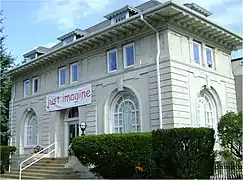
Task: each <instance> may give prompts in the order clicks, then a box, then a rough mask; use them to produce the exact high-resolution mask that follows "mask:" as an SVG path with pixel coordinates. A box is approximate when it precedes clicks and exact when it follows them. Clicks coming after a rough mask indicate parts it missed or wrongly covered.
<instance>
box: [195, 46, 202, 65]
mask: <svg viewBox="0 0 243 180" xmlns="http://www.w3.org/2000/svg"><path fill="white" fill-rule="evenodd" d="M193 55H194V62H195V63H197V64H200V59H201V44H199V43H197V42H193Z"/></svg>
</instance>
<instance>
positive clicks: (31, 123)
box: [25, 111, 38, 146]
mask: <svg viewBox="0 0 243 180" xmlns="http://www.w3.org/2000/svg"><path fill="white" fill-rule="evenodd" d="M37 138H38V125H37V117H36V114H35V113H34V112H33V111H31V112H29V113H28V115H27V116H26V120H25V145H26V146H35V145H37Z"/></svg>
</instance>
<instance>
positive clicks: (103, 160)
mask: <svg viewBox="0 0 243 180" xmlns="http://www.w3.org/2000/svg"><path fill="white" fill-rule="evenodd" d="M72 150H73V151H74V155H75V156H76V157H77V158H78V159H79V160H80V162H81V163H82V164H83V165H86V166H90V165H92V167H91V168H90V171H91V172H92V173H94V174H95V175H97V176H99V177H103V178H107V179H116V178H119V179H120V178H122V179H129V178H152V174H153V172H152V170H154V169H155V168H154V163H153V158H152V151H153V150H152V141H151V133H131V134H108V135H97V136H83V137H77V138H75V139H73V141H72Z"/></svg>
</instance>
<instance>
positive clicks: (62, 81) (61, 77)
mask: <svg viewBox="0 0 243 180" xmlns="http://www.w3.org/2000/svg"><path fill="white" fill-rule="evenodd" d="M65 84H66V67H62V68H60V69H59V86H63V85H65Z"/></svg>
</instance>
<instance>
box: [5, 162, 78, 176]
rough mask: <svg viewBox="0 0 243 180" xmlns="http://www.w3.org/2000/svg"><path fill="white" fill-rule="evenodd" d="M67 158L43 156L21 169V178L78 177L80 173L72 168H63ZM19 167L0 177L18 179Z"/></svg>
mask: <svg viewBox="0 0 243 180" xmlns="http://www.w3.org/2000/svg"><path fill="white" fill-rule="evenodd" d="M66 162H67V158H43V159H41V160H40V161H39V162H37V163H35V164H33V165H32V166H30V167H28V168H27V169H25V170H23V171H22V178H21V179H80V174H76V173H74V172H73V170H72V168H65V164H66ZM18 178H19V169H12V170H11V172H6V174H3V175H2V176H1V179H18Z"/></svg>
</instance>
